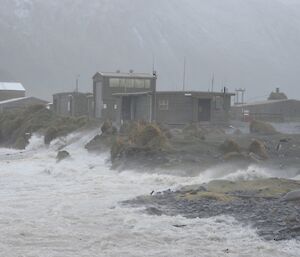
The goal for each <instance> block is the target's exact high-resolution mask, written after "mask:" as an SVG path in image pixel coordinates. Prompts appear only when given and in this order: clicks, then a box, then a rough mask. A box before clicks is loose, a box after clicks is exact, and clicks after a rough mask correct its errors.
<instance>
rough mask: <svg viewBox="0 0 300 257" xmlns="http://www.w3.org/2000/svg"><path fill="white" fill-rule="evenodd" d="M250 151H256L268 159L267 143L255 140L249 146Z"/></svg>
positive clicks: (255, 152)
mask: <svg viewBox="0 0 300 257" xmlns="http://www.w3.org/2000/svg"><path fill="white" fill-rule="evenodd" d="M249 152H250V153H254V154H256V155H257V156H259V157H260V158H262V159H264V160H265V159H268V153H267V149H266V147H265V144H264V143H263V142H261V141H259V140H253V141H252V143H251V144H250V146H249Z"/></svg>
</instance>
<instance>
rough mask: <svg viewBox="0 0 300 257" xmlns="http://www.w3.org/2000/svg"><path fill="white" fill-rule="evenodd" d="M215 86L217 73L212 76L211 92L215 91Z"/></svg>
mask: <svg viewBox="0 0 300 257" xmlns="http://www.w3.org/2000/svg"><path fill="white" fill-rule="evenodd" d="M214 86H215V73H213V74H212V78H211V92H214Z"/></svg>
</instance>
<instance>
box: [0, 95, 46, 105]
mask: <svg viewBox="0 0 300 257" xmlns="http://www.w3.org/2000/svg"><path fill="white" fill-rule="evenodd" d="M27 99H35V100H40V101H41V102H45V104H46V103H48V102H47V101H45V100H42V99H39V98H36V97H32V96H28V97H20V98H12V99H8V100H4V101H0V105H1V104H7V103H13V102H18V101H22V100H27Z"/></svg>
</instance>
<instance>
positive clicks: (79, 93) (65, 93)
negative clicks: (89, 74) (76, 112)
mask: <svg viewBox="0 0 300 257" xmlns="http://www.w3.org/2000/svg"><path fill="white" fill-rule="evenodd" d="M88 94H92V93H82V92H76V91H72V92H60V93H55V94H53V96H58V95H85V96H88Z"/></svg>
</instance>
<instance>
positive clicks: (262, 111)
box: [231, 100, 300, 121]
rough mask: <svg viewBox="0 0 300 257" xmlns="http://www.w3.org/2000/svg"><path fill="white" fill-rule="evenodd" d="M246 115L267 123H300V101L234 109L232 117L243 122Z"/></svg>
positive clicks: (260, 104)
mask: <svg viewBox="0 0 300 257" xmlns="http://www.w3.org/2000/svg"><path fill="white" fill-rule="evenodd" d="M244 113H249V116H250V119H260V120H266V121H294V120H295V121H299V120H300V101H298V100H273V101H272V100H270V101H265V102H261V103H256V104H255V103H254V104H246V105H242V106H234V107H232V110H231V116H232V117H233V118H234V119H237V120H243V119H244Z"/></svg>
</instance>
